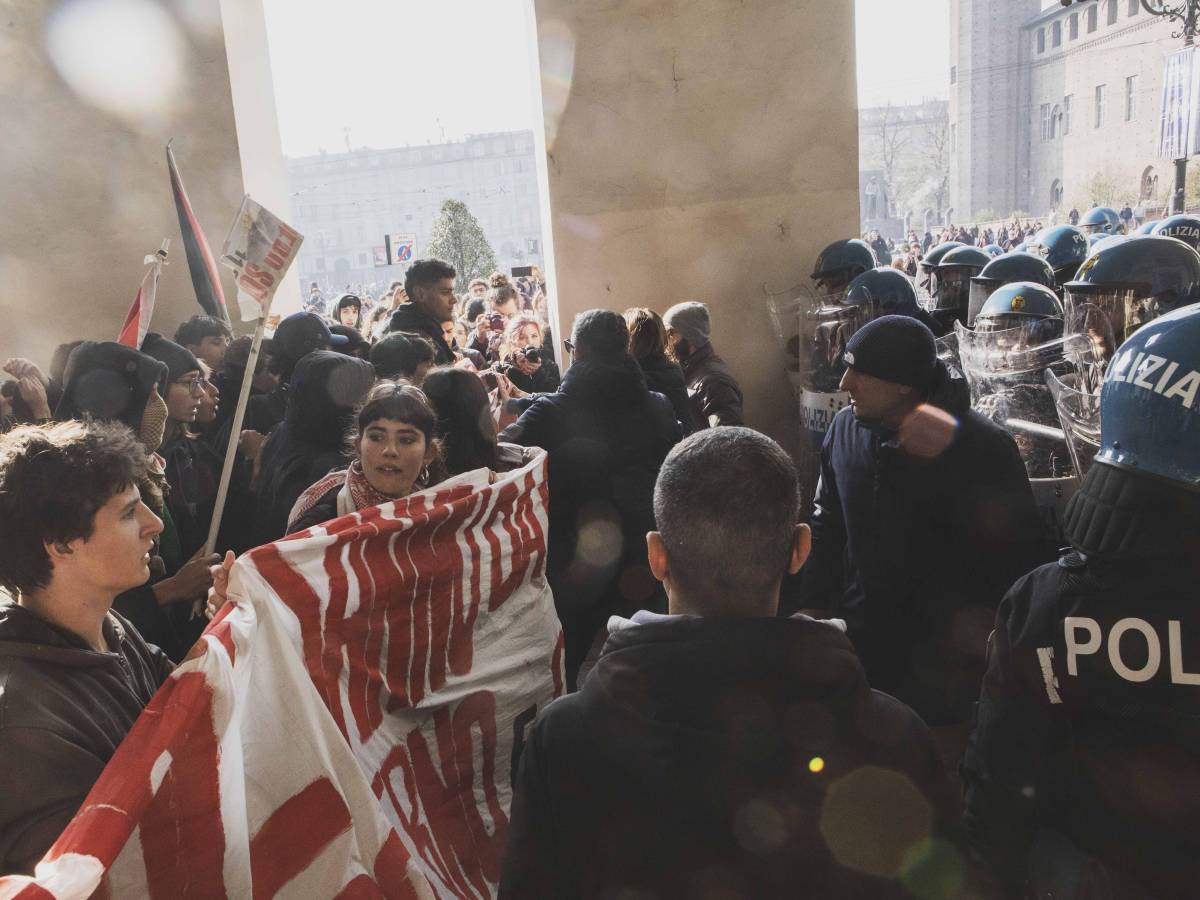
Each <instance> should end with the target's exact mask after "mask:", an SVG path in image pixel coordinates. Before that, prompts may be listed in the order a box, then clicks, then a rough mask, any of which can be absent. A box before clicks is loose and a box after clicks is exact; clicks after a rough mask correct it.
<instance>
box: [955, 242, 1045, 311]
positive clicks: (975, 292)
mask: <svg viewBox="0 0 1200 900" xmlns="http://www.w3.org/2000/svg"><path fill="white" fill-rule="evenodd" d="M1014 281H1032V282H1034V283H1036V284H1040V285H1043V286H1045V287H1048V288H1050V289H1051V290H1054V289H1055V288H1056V287H1057V285H1056V283H1055V279H1054V270H1053V269H1052V268H1050V263H1048V262H1047V261H1046V260H1044V259H1042V258H1041V257H1040V256H1034V255H1033V254H1032V253H1006V254H1004V255H1003V256H998V257H996V258H995V259H993V260H992V261H991V262H990V263H988V264H987V265H986V266H984V267H983V268H982V269H981V270H980V272H979V274H978V275H976V276H975V277H974V278H972V279H971V296H970V302H969V303H968V305H967V325H974V324H975V317H976V316H978V315H979V311H980V310H981V309H983V304H984V303H985V302H987V299H988V297H990V296H991V295H992V292H993V291H995V290H996V288H998V287H1001V286H1003V285H1006V284H1012V283H1013V282H1014Z"/></svg>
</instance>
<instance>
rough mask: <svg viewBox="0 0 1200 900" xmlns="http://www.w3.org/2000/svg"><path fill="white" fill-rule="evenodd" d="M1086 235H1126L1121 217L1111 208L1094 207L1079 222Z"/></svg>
mask: <svg viewBox="0 0 1200 900" xmlns="http://www.w3.org/2000/svg"><path fill="white" fill-rule="evenodd" d="M1079 227H1080V228H1082V229H1083V232H1084V234H1124V233H1125V228H1124V226H1123V225H1122V224H1121V217H1120V216H1118V215H1117V211H1116V210H1115V209H1113V208H1112V207H1109V206H1093V207H1092V208H1091V209H1089V210H1088V211H1087V212H1086V213H1085V214H1084V216H1083V218H1082V219H1080V220H1079Z"/></svg>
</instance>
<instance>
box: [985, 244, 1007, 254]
mask: <svg viewBox="0 0 1200 900" xmlns="http://www.w3.org/2000/svg"><path fill="white" fill-rule="evenodd" d="M983 250H984V252H985V253H988V254H990V255H991V256H993V257H996V256H1003V255H1004V252H1005V251H1004V248H1003V247H1001V246H1000V245H999V244H988V245H987V246H986V247H984V248H983Z"/></svg>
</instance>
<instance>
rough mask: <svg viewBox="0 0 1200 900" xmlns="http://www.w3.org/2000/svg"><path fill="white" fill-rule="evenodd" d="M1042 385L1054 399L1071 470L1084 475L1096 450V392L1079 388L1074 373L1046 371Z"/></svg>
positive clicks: (1097, 397)
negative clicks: (1044, 382)
mask: <svg viewBox="0 0 1200 900" xmlns="http://www.w3.org/2000/svg"><path fill="white" fill-rule="evenodd" d="M1046 386H1047V387H1048V388H1049V389H1050V395H1051V396H1052V397H1053V398H1054V406H1055V410H1056V411H1057V412H1058V421H1059V423H1060V424H1061V425H1062V430H1063V434H1064V435H1065V437H1066V441H1067V450H1068V451H1069V452H1070V454H1071V463H1072V465H1073V466H1074V467H1075V472H1076V473H1077V474H1078V475H1079V477H1080V478H1082V477H1083V476H1084V475H1086V474H1087V471H1088V469H1089V468H1090V467H1091V465H1092V461H1093V460H1094V459H1095V458H1096V454H1097V453H1099V452H1100V391H1099V385H1097V386H1096V387H1095V388H1094V389H1091V390H1088V389H1081V388H1082V387H1083V379H1081V377H1080V373H1078V372H1067V373H1064V374H1063V375H1062V376H1061V377H1060V376H1059V375H1057V374H1055V373H1054V372H1052V371H1050V370H1047V371H1046Z"/></svg>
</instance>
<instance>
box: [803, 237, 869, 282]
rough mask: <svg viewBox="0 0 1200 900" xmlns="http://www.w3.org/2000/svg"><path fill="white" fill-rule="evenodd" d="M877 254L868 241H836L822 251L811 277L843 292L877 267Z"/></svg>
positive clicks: (852, 239) (854, 239) (853, 239)
mask: <svg viewBox="0 0 1200 900" xmlns="http://www.w3.org/2000/svg"><path fill="white" fill-rule="evenodd" d="M876 263H877V261H876V259H875V252H874V251H873V250H872V249H871V247H870V245H869V244H867V242H866V241H860V240H858V239H857V238H851V239H849V240H842V241H834V242H833V243H832V244H830V245H829V246H828V247H826V248H825V249H824V250H822V251H821V254H820V255H819V256H818V257H817V264H816V265H815V266H814V267H813V273H812V275H810V276H809V277H810V278H812V280H813V281H815V282H817V283H824V284H825V285H827V286H828V287H829V288H831V289H832V290H836V291H842V290H844V289H845V288H846V286H847V285H848V284H849V283H850V282H851V281H853V280H854V279H855V278H857V277H858V276H859V275H861V274H862V273H863V272H866V271H867V270H868V269H873V268H875V266H876Z"/></svg>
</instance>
